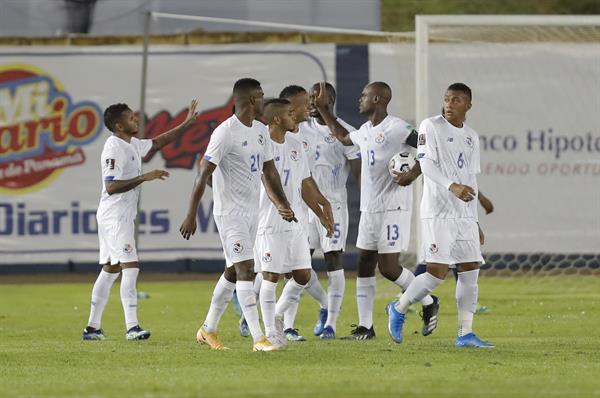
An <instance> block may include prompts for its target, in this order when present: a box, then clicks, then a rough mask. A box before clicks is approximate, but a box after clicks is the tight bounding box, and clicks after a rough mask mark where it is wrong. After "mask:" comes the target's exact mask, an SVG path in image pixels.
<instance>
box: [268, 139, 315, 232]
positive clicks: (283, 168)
mask: <svg viewBox="0 0 600 398" xmlns="http://www.w3.org/2000/svg"><path fill="white" fill-rule="evenodd" d="M289 134H291V133H286V136H285V142H284V143H283V144H278V143H276V142H274V141H272V140H271V139H270V138H269V142H270V144H271V146H272V150H273V160H274V161H275V167H276V168H277V171H278V172H279V176H280V178H281V186H282V187H283V191H284V192H285V196H286V197H287V200H288V202H289V203H290V207H291V208H292V210H293V211H294V213H298V212H300V211H301V208H302V206H303V204H304V201H303V199H302V181H303V180H304V179H305V178H308V177H310V171H309V169H308V159H306V155H305V154H304V151H303V150H302V144H300V143H299V142H298V141H297V140H294V139H289V137H288V135H289ZM258 219H259V221H258V235H264V234H272V233H277V232H283V231H291V230H294V229H303V228H304V225H302V224H301V223H300V222H297V223H296V222H288V221H285V220H284V219H283V218H281V216H280V215H279V212H278V211H277V209H276V208H275V205H274V204H273V202H271V200H270V199H269V196H268V195H267V192H266V190H265V187H264V186H262V187H261V189H260V213H259V216H258ZM299 221H300V220H299Z"/></svg>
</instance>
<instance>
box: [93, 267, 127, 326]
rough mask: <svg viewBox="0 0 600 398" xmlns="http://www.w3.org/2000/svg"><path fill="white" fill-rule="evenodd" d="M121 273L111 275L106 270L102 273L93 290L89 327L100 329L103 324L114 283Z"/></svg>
mask: <svg viewBox="0 0 600 398" xmlns="http://www.w3.org/2000/svg"><path fill="white" fill-rule="evenodd" d="M119 275H120V273H119V272H115V273H110V272H106V271H104V270H101V271H100V274H99V275H98V278H96V282H95V283H94V287H93V288H92V304H91V308H90V319H89V321H88V326H91V327H93V328H94V329H100V326H101V324H102V313H103V312H104V308H105V307H106V304H107V303H108V296H109V295H110V288H111V287H112V285H113V283H115V281H116V280H117V278H118V277H119Z"/></svg>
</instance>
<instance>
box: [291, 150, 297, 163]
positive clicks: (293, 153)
mask: <svg viewBox="0 0 600 398" xmlns="http://www.w3.org/2000/svg"><path fill="white" fill-rule="evenodd" d="M290 158H291V159H292V160H293V161H294V162H297V161H298V159H299V156H298V151H297V150H295V149H292V150H291V152H290Z"/></svg>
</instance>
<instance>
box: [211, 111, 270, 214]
mask: <svg viewBox="0 0 600 398" xmlns="http://www.w3.org/2000/svg"><path fill="white" fill-rule="evenodd" d="M268 140H269V132H268V130H267V127H266V126H265V125H264V124H262V123H261V122H259V121H257V120H253V121H252V127H248V126H246V125H244V124H243V123H242V122H240V121H239V119H238V118H237V116H235V115H233V116H231V117H230V118H229V119H227V120H225V121H224V122H223V123H221V124H220V125H219V126H218V127H217V128H216V129H215V131H213V133H212V135H211V136H210V141H209V143H208V148H207V149H206V153H205V155H204V159H206V160H208V161H209V162H211V163H212V164H214V165H216V166H218V167H217V168H216V169H215V171H214V173H213V179H212V189H213V199H214V202H215V204H214V208H213V214H214V215H217V216H225V215H244V216H247V215H250V216H251V215H256V214H257V213H258V199H259V193H260V186H261V185H262V184H261V175H262V169H263V163H264V162H268V161H269V160H272V159H273V155H272V153H271V145H269V144H268Z"/></svg>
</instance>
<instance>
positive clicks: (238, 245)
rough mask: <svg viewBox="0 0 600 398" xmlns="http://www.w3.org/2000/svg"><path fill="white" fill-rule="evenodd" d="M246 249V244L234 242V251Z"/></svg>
mask: <svg viewBox="0 0 600 398" xmlns="http://www.w3.org/2000/svg"><path fill="white" fill-rule="evenodd" d="M243 250H244V246H243V245H242V242H235V243H234V244H233V252H234V253H238V254H239V253H241V252H242V251H243Z"/></svg>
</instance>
